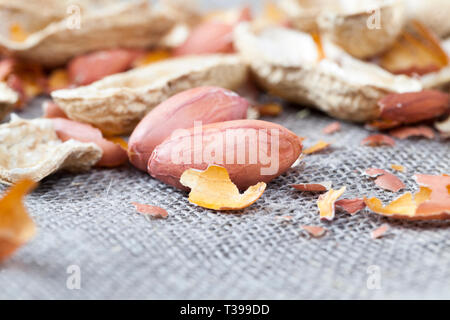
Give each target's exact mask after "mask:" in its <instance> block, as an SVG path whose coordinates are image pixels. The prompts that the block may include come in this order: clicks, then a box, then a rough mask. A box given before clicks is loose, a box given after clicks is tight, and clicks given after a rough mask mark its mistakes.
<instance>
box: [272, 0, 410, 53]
mask: <svg viewBox="0 0 450 320" xmlns="http://www.w3.org/2000/svg"><path fill="white" fill-rule="evenodd" d="M280 7H281V8H282V9H283V11H285V13H286V15H287V16H288V18H289V20H290V22H291V24H292V26H294V27H295V28H296V29H299V30H301V31H305V32H320V33H321V34H322V35H323V36H325V37H327V38H329V39H330V40H331V41H333V42H334V43H336V44H338V45H339V46H341V47H342V48H343V49H344V50H345V51H347V52H348V53H350V54H351V55H353V56H354V57H357V58H361V59H362V58H368V57H373V56H375V55H376V54H378V53H381V52H383V51H384V50H386V49H388V48H389V47H390V46H391V45H392V44H393V43H394V42H395V40H396V39H397V37H398V36H399V35H400V32H401V31H402V28H403V25H404V22H405V18H406V14H405V11H406V10H405V6H404V4H403V2H402V0H365V1H336V0H322V1H311V0H283V1H281V2H280Z"/></svg>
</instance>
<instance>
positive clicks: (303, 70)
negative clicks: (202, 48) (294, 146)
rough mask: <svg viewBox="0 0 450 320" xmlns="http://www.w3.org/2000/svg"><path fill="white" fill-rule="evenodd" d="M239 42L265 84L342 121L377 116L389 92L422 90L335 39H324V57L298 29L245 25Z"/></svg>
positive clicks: (239, 31)
mask: <svg viewBox="0 0 450 320" xmlns="http://www.w3.org/2000/svg"><path fill="white" fill-rule="evenodd" d="M235 46H236V48H238V50H239V52H240V53H241V55H242V56H243V59H244V60H245V61H246V62H247V63H248V64H249V65H250V66H251V71H252V73H253V75H254V76H255V78H256V80H257V81H258V83H259V84H260V85H261V86H262V87H263V88H265V89H266V90H268V91H269V92H271V93H273V94H275V95H278V96H280V97H282V98H285V99H286V100H288V101H292V102H296V103H300V104H307V105H312V106H314V107H316V108H318V109H320V110H322V111H324V112H326V113H328V114H329V115H331V116H333V117H336V118H338V119H343V120H349V121H355V122H365V121H371V120H374V119H377V118H378V115H379V108H378V106H377V101H378V100H379V99H380V98H382V97H384V96H385V95H386V94H389V93H403V92H414V91H420V90H422V84H421V82H420V81H419V80H415V79H412V78H409V77H407V76H403V75H399V76H396V75H393V74H391V73H389V72H387V71H385V70H383V69H381V68H380V67H378V66H376V65H374V64H371V63H366V62H363V61H360V60H357V59H355V58H353V57H351V56H350V55H348V54H347V53H345V52H344V51H343V50H341V49H340V48H338V47H337V46H335V45H333V44H332V43H330V42H324V49H325V55H326V58H325V59H323V60H321V61H319V59H318V58H319V53H318V50H317V46H316V44H315V42H314V40H313V39H312V37H311V36H310V35H308V34H305V33H302V32H299V31H295V30H290V29H286V28H281V27H271V28H267V29H265V30H263V31H261V32H259V33H255V32H253V30H252V29H251V27H250V25H249V24H241V25H240V26H239V27H238V28H237V30H236V32H235Z"/></svg>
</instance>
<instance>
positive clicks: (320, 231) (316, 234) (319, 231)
mask: <svg viewBox="0 0 450 320" xmlns="http://www.w3.org/2000/svg"><path fill="white" fill-rule="evenodd" d="M302 229H303V230H305V231H306V232H308V234H309V235H310V236H311V237H313V238H321V237H323V236H324V235H325V234H326V233H327V231H328V229H326V228H324V227H318V226H302Z"/></svg>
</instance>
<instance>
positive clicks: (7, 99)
mask: <svg viewBox="0 0 450 320" xmlns="http://www.w3.org/2000/svg"><path fill="white" fill-rule="evenodd" d="M18 99H19V96H18V94H17V93H16V92H15V91H13V90H12V89H10V88H9V87H8V86H7V85H6V83H4V82H0V120H2V119H3V118H4V117H6V116H7V115H8V114H9V113H10V112H11V111H12V110H13V108H14V104H15V103H16V102H17V100H18Z"/></svg>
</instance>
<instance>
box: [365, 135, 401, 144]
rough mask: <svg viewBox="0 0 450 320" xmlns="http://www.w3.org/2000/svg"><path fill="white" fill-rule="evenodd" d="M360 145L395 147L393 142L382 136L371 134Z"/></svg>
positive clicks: (389, 138)
mask: <svg viewBox="0 0 450 320" xmlns="http://www.w3.org/2000/svg"><path fill="white" fill-rule="evenodd" d="M361 145H363V146H369V147H379V146H389V147H394V146H395V140H394V139H392V138H391V137H389V136H387V135H384V134H373V135H370V136H368V137H367V138H365V139H364V140H362V141H361Z"/></svg>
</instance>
